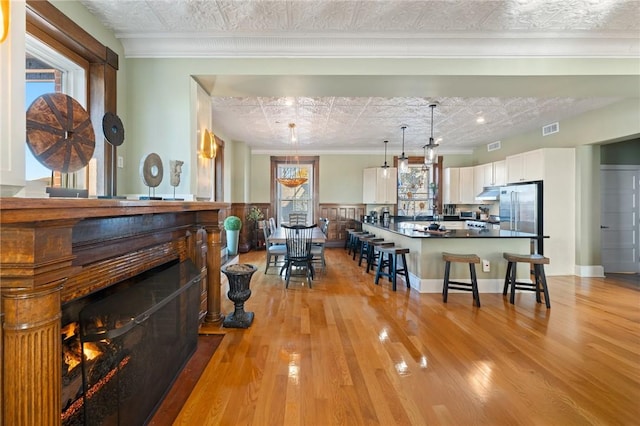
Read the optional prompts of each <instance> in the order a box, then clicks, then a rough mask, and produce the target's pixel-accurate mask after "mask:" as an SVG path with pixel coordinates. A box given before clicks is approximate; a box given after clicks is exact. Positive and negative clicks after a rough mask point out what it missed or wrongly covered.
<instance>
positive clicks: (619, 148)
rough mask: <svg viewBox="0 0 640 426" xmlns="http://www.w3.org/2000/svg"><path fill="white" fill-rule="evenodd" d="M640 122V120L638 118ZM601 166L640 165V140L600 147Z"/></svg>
mask: <svg viewBox="0 0 640 426" xmlns="http://www.w3.org/2000/svg"><path fill="white" fill-rule="evenodd" d="M638 120H640V118H638ZM600 163H601V164H619V165H637V164H640V138H637V139H632V140H629V141H624V142H618V143H612V144H607V145H602V146H600Z"/></svg>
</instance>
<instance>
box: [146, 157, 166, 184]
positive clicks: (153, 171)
mask: <svg viewBox="0 0 640 426" xmlns="http://www.w3.org/2000/svg"><path fill="white" fill-rule="evenodd" d="M163 173H164V169H163V167H162V160H161V159H160V156H159V155H158V154H156V153H151V154H149V155H147V157H146V158H145V159H144V160H143V161H142V164H141V170H140V174H141V175H142V180H143V181H144V184H145V185H147V186H148V187H150V188H155V187H157V186H158V185H160V182H162V175H163Z"/></svg>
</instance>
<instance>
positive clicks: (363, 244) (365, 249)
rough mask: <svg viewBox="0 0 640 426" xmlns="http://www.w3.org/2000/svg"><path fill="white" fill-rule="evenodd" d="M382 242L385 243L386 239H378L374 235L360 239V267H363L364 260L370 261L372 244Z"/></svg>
mask: <svg viewBox="0 0 640 426" xmlns="http://www.w3.org/2000/svg"><path fill="white" fill-rule="evenodd" d="M380 241H384V238H380V237H376V236H375V235H373V234H371V235H367V236H363V237H360V257H359V259H358V266H362V259H364V260H365V261H368V259H369V250H370V248H371V243H373V242H380Z"/></svg>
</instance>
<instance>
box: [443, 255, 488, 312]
mask: <svg viewBox="0 0 640 426" xmlns="http://www.w3.org/2000/svg"><path fill="white" fill-rule="evenodd" d="M442 260H444V261H445V262H446V263H445V266H444V283H443V285H442V301H443V302H444V303H447V296H448V295H449V289H453V290H463V291H470V292H471V293H472V294H473V301H474V302H475V304H476V306H477V307H478V308H479V307H480V293H478V279H477V277H476V263H480V258H479V257H478V256H477V255H475V254H456V253H446V252H443V253H442ZM451 262H459V263H468V264H469V275H470V276H471V282H469V283H465V282H461V281H453V280H451V279H449V273H450V272H451Z"/></svg>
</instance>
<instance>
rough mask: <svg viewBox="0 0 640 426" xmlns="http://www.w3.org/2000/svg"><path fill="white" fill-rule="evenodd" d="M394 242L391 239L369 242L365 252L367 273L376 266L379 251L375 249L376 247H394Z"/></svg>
mask: <svg viewBox="0 0 640 426" xmlns="http://www.w3.org/2000/svg"><path fill="white" fill-rule="evenodd" d="M394 246H395V243H394V242H393V241H385V240H382V241H371V243H369V252H368V253H367V274H368V273H369V271H370V270H372V269H373V268H374V267H377V266H378V262H379V258H380V251H379V250H376V247H394Z"/></svg>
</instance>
